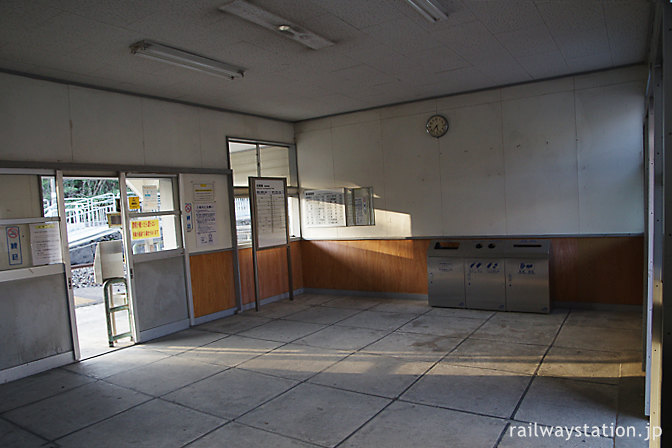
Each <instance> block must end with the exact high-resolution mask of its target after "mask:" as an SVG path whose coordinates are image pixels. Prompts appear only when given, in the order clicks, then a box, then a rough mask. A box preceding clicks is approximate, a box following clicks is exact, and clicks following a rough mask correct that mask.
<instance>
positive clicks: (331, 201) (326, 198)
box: [303, 188, 345, 227]
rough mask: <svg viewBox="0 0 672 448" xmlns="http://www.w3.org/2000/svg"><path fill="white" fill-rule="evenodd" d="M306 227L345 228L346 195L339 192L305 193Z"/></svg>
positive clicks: (317, 191)
mask: <svg viewBox="0 0 672 448" xmlns="http://www.w3.org/2000/svg"><path fill="white" fill-rule="evenodd" d="M303 201H304V202H303V205H304V208H303V210H304V214H305V225H306V227H343V226H345V194H344V191H343V189H342V188H341V189H338V190H310V191H306V192H304V193H303Z"/></svg>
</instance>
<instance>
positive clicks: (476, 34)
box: [0, 0, 652, 121]
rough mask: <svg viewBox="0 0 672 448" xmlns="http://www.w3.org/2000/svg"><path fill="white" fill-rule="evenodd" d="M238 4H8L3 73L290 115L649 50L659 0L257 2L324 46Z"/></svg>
mask: <svg viewBox="0 0 672 448" xmlns="http://www.w3.org/2000/svg"><path fill="white" fill-rule="evenodd" d="M227 1H229V0H143V1H141V2H139V1H137V0H116V1H113V2H112V1H109V0H87V1H86V2H83V1H79V0H32V1H25V0H2V1H0V69H5V70H14V71H20V72H25V73H28V74H32V75H38V76H44V77H49V78H57V79H61V80H63V81H72V82H78V83H84V84H91V85H93V86H99V87H104V88H113V89H121V90H128V91H130V92H135V93H141V94H148V95H154V96H160V97H164V98H169V99H180V100H183V101H188V102H194V103H200V104H204V105H207V106H213V107H221V108H225V109H230V110H239V111H241V112H248V113H254V114H259V115H265V116H270V117H275V118H280V119H286V120H292V121H293V120H302V119H307V118H314V117H317V116H322V115H330V114H336V113H342V112H348V111H353V110H357V109H360V108H369V107H376V106H382V105H388V104H393V103H397V102H402V101H411V100H415V99H421V98H427V97H436V96H440V95H446V94H451V93H458V92H465V91H470V90H474V89H481V88H488V87H495V86H501V85H506V84H510V83H520V82H525V81H529V80H532V79H544V78H550V77H555V76H561V75H566V74H570V73H579V72H584V71H590V70H600V69H606V68H611V67H615V66H620V65H625V64H632V63H639V62H643V61H645V60H646V57H647V54H646V52H647V46H648V42H649V39H650V36H649V33H650V28H651V26H650V22H651V10H652V2H651V1H647V0H622V1H609V0H563V1H557V0H507V1H502V0H437V1H438V2H439V3H440V4H441V5H442V8H443V9H444V10H445V11H446V12H447V13H448V19H447V20H444V21H440V22H437V23H430V22H428V21H426V20H425V19H424V18H423V17H421V16H420V15H419V14H417V12H415V11H414V10H413V8H412V7H411V6H409V4H408V3H407V2H406V0H366V1H362V0H249V1H250V2H251V3H253V4H255V5H257V6H259V7H262V8H266V9H268V10H269V11H271V12H272V13H274V14H277V15H280V16H283V17H285V18H286V19H288V20H289V21H291V22H295V23H296V24H298V25H300V26H304V27H306V28H307V29H310V30H312V31H314V32H316V33H319V34H322V35H324V37H326V38H328V39H329V40H332V41H333V42H335V45H334V46H332V47H328V48H325V49H322V50H319V51H314V50H310V49H308V48H306V47H304V46H302V45H300V44H298V43H297V42H295V41H292V40H290V39H287V38H284V37H283V36H281V35H279V34H278V33H275V32H273V31H270V30H267V29H264V28H262V27H260V26H258V25H254V24H251V23H249V22H246V21H245V20H242V19H240V18H238V17H235V16H231V15H229V14H226V13H223V12H221V11H220V10H219V9H218V7H219V6H221V5H222V4H224V3H225V2H227ZM141 39H149V40H156V41H159V42H162V43H165V44H168V45H173V46H176V47H179V48H183V49H185V50H188V51H192V52H195V53H199V54H202V55H205V56H209V57H211V58H215V59H219V60H222V61H224V62H228V63H231V64H235V65H238V66H241V67H244V68H245V69H246V73H245V77H244V78H242V79H236V80H235V81H228V80H222V79H219V78H212V77H210V76H208V75H204V74H200V73H197V72H193V71H190V70H185V69H182V68H179V67H174V66H170V65H166V64H163V63H160V62H154V61H150V60H146V59H143V58H140V57H137V56H133V55H131V53H130V50H129V45H130V44H132V43H134V42H136V41H138V40H141Z"/></svg>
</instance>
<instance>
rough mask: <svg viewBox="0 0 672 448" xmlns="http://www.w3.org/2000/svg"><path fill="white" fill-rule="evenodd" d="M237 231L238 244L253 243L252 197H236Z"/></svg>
mask: <svg viewBox="0 0 672 448" xmlns="http://www.w3.org/2000/svg"><path fill="white" fill-rule="evenodd" d="M234 201H235V207H236V232H237V235H238V244H252V214H251V212H250V198H249V197H237V198H235V200H234Z"/></svg>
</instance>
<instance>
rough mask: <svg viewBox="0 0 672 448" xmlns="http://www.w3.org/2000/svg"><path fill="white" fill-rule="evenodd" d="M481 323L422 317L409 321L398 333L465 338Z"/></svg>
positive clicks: (477, 321)
mask: <svg viewBox="0 0 672 448" xmlns="http://www.w3.org/2000/svg"><path fill="white" fill-rule="evenodd" d="M482 323H483V322H482V321H481V320H478V319H462V318H459V317H444V316H429V315H424V316H420V317H418V318H417V319H414V320H412V321H410V322H409V323H407V324H406V325H404V326H403V327H401V328H400V329H399V331H403V332H406V333H422V334H431V335H436V336H446V337H453V338H466V337H467V336H469V334H471V333H472V332H473V331H474V330H476V329H477V328H478V327H479V326H480V325H482Z"/></svg>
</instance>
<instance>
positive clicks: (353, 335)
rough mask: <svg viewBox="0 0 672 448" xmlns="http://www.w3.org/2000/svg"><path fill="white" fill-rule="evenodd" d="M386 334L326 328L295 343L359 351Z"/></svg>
mask: <svg viewBox="0 0 672 448" xmlns="http://www.w3.org/2000/svg"><path fill="white" fill-rule="evenodd" d="M386 334H387V332H385V331H380V330H371V329H369V328H354V327H340V326H337V325H334V326H331V327H327V328H325V329H323V330H320V331H318V332H317V333H314V334H311V335H310V336H306V337H305V338H301V339H299V340H297V341H296V343H297V344H306V345H312V346H313V347H323V348H331V349H336V350H359V349H360V348H362V347H364V346H367V345H369V344H371V343H372V342H374V341H377V340H378V339H380V338H382V337H383V336H385V335H386Z"/></svg>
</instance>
